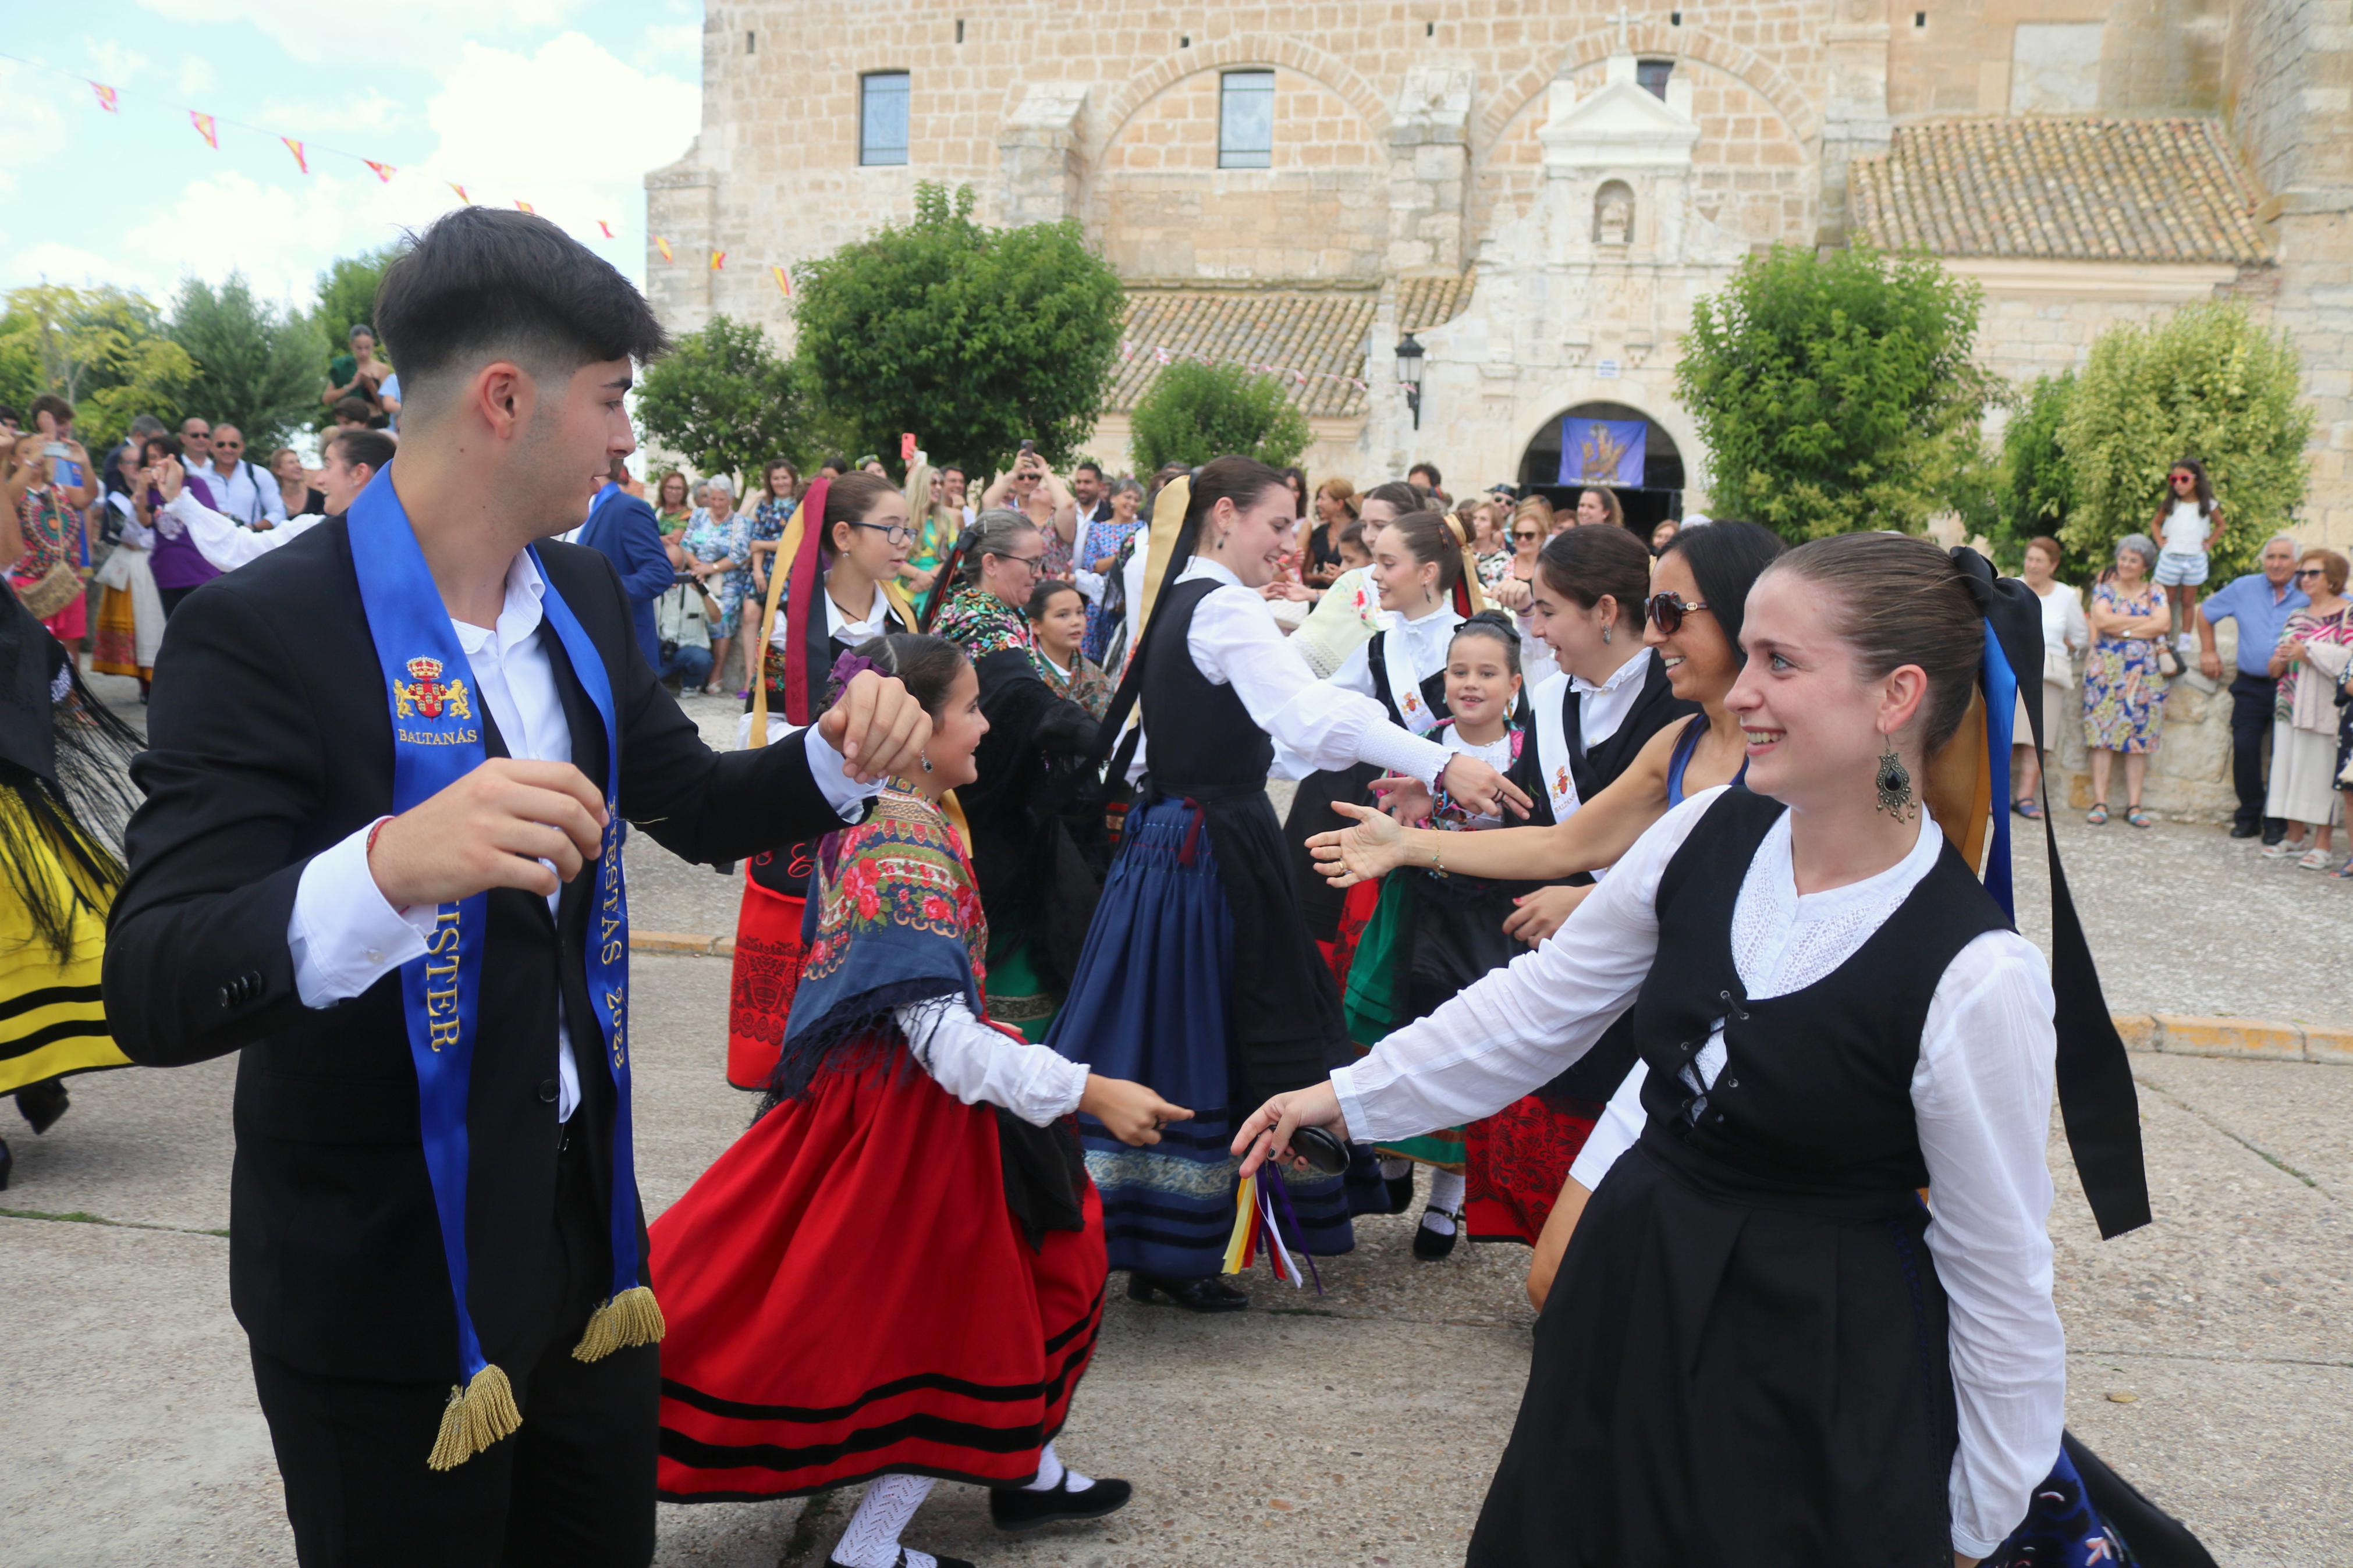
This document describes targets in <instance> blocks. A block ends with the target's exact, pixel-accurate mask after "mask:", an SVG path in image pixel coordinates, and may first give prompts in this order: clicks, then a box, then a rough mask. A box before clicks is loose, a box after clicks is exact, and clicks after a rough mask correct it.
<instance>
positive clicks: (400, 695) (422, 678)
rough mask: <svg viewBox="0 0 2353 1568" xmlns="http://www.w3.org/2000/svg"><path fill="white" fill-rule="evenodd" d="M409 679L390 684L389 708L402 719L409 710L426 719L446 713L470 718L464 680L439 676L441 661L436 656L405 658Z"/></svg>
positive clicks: (451, 716)
mask: <svg viewBox="0 0 2353 1568" xmlns="http://www.w3.org/2000/svg"><path fill="white" fill-rule="evenodd" d="M408 673H409V674H410V675H412V676H414V677H416V679H414V680H412V681H398V680H396V681H394V682H393V683H392V698H393V711H394V712H395V713H396V714H397V715H398V716H399V717H401V718H403V719H406V718H407V717H408V716H409V714H410V712H411V711H412V710H413V711H415V712H416V713H417V714H419V715H421V716H422V717H424V718H427V719H438V718H440V717H441V716H442V714H444V713H447V714H448V716H449V717H450V718H452V719H470V718H472V717H473V716H474V711H473V710H472V709H471V708H470V707H469V706H467V703H466V683H465V682H464V681H462V680H452V681H448V682H447V683H446V684H445V683H444V682H443V681H442V679H441V661H440V660H439V659H438V658H412V659H410V660H409V661H408Z"/></svg>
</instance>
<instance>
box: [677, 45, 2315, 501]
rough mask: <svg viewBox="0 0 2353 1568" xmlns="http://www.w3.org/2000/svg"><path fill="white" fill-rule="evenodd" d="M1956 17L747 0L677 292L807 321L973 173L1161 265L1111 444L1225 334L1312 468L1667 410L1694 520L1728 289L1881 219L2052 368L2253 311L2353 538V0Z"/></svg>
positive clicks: (1364, 469)
mask: <svg viewBox="0 0 2353 1568" xmlns="http://www.w3.org/2000/svg"><path fill="white" fill-rule="evenodd" d="M1923 6H1928V0H1723V3H1714V0H1700V3H1698V4H1694V5H1689V6H1687V7H1684V8H1680V9H1678V8H1674V7H1673V5H1672V3H1670V4H1668V5H1660V6H1658V7H1656V8H1651V9H1645V10H1642V11H1640V12H1638V11H1636V10H1635V9H1634V8H1633V7H1631V6H1630V5H1622V4H1618V3H1617V0H1349V3H1346V4H1341V3H1336V0H1256V3H1251V4H1235V3H1230V0H1202V3H1199V4H1196V5H1162V4H1156V3H1150V0H1094V3H1092V4H1074V3H1071V0H988V3H987V4H983V3H982V0H859V3H857V4H850V3H848V0H708V4H707V6H706V20H705V30H704V40H703V42H704V62H703V79H704V88H703V125H702V133H701V135H700V136H699V137H698V139H697V140H696V142H695V143H694V145H693V146H692V147H691V149H690V150H689V151H688V153H687V154H686V156H685V157H684V158H682V159H681V160H680V161H679V162H678V163H673V164H671V165H670V166H669V167H666V168H663V169H659V170H656V171H654V172H652V173H651V174H648V175H647V177H646V185H647V192H648V213H649V232H650V234H651V235H654V236H659V237H660V238H661V241H662V242H663V243H664V244H666V245H667V246H668V247H670V256H669V258H668V259H665V258H664V257H663V256H662V255H660V254H658V253H657V254H649V258H648V275H649V279H650V287H651V292H652V295H653V298H654V300H655V303H656V305H657V307H658V309H659V310H660V312H661V314H662V316H663V318H664V319H665V321H668V322H669V323H670V325H671V326H673V327H676V328H691V327H693V326H695V325H697V324H699V323H700V322H701V321H703V320H705V319H707V318H708V316H709V315H711V314H712V313H713V312H725V313H727V314H729V315H731V316H734V317H737V318H742V319H750V320H754V321H762V322H764V323H765V324H767V325H768V326H769V327H770V328H771V330H772V331H775V332H776V334H777V335H778V336H780V337H785V338H788V337H789V333H790V324H789V318H790V308H789V303H788V301H786V300H785V299H784V298H783V297H782V296H781V294H780V293H779V291H778V289H777V287H776V281H775V279H774V275H773V273H772V272H771V270H770V268H772V267H774V266H776V265H785V266H789V265H790V264H791V263H792V262H794V261H796V260H798V259H801V258H807V257H811V256H816V255H821V254H823V253H825V252H827V251H828V250H830V249H832V248H833V247H836V246H838V245H839V244H841V243H843V242H844V241H846V240H849V239H852V238H855V237H860V236H861V235H864V234H866V233H869V232H871V230H872V229H874V228H875V227H876V226H880V225H881V224H883V223H885V222H889V221H892V220H899V219H903V218H904V217H906V216H908V215H909V214H910V213H911V212H912V210H913V185H914V184H915V182H917V181H918V180H941V181H947V182H950V183H960V184H971V185H972V186H973V187H975V189H976V192H977V193H978V195H979V210H980V215H981V216H983V217H984V218H986V219H987V220H990V221H995V222H1000V223H1022V222H1030V221H1035V220H1039V219H1051V218H1063V217H1071V218H1076V219H1077V220H1078V221H1079V222H1080V223H1081V224H1082V226H1084V227H1085V229H1086V231H1087V233H1088V235H1089V237H1090V238H1091V239H1092V241H1093V242H1094V243H1095V244H1096V245H1098V246H1099V247H1101V249H1102V251H1103V254H1104V256H1105V257H1106V258H1108V259H1109V260H1110V261H1111V263H1112V265H1113V267H1114V268H1116V269H1117V270H1118V271H1119V273H1120V274H1121V276H1122V277H1123V278H1124V279H1125V280H1126V282H1127V284H1128V288H1129V295H1130V303H1129V315H1128V321H1127V331H1126V338H1127V347H1126V351H1125V353H1126V357H1125V358H1124V360H1123V363H1122V367H1121V373H1120V375H1119V378H1118V381H1117V384H1116V386H1115V388H1114V393H1113V400H1112V407H1111V409H1110V411H1109V412H1108V413H1107V414H1106V416H1105V417H1104V419H1103V424H1102V426H1100V427H1099V428H1098V430H1097V432H1096V434H1095V438H1094V440H1093V442H1092V448H1093V449H1094V450H1095V451H1096V452H1098V453H1099V454H1100V455H1102V456H1103V458H1106V459H1109V460H1111V461H1113V462H1115V463H1116V462H1120V461H1122V460H1123V459H1124V458H1125V457H1126V455H1127V454H1126V450H1125V448H1126V420H1125V410H1126V409H1128V408H1129V407H1132V406H1133V405H1134V400H1135V398H1136V397H1137V396H1138V395H1141V393H1142V392H1143V391H1144V390H1145V387H1147V386H1148V385H1149V384H1150V383H1151V381H1152V379H1153V377H1154V376H1155V375H1156V374H1158V371H1159V369H1160V367H1161V366H1162V365H1163V364H1164V363H1168V362H1170V361H1173V360H1174V359H1176V358H1179V357H1183V356H1187V355H1192V356H1198V357H1204V358H1208V359H1214V360H1223V361H1232V362H1236V363H1246V364H1253V365H1264V366H1269V367H1273V368H1274V369H1275V370H1276V371H1277V373H1278V374H1283V375H1284V376H1285V377H1286V379H1288V380H1290V381H1291V383H1292V384H1293V395H1294V396H1295V397H1296V399H1297V400H1298V401H1299V403H1300V405H1301V406H1302V408H1303V411H1304V412H1305V413H1306V414H1307V415H1308V416H1309V418H1310V421H1311V425H1312V426H1313V428H1314V433H1315V437H1316V440H1315V446H1314V448H1313V449H1312V450H1311V452H1310V453H1309V455H1308V457H1307V458H1306V459H1305V460H1306V463H1307V466H1308V467H1309V468H1310V471H1311V473H1312V474H1315V475H1318V476H1320V475H1322V474H1325V473H1332V472H1338V473H1343V474H1345V475H1347V476H1349V477H1350V478H1352V479H1356V481H1357V482H1358V483H1359V484H1363V483H1366V482H1370V481H1373V480H1377V479H1383V478H1387V477H1389V476H1393V475H1396V474H1398V473H1402V472H1403V471H1404V468H1405V467H1406V465H1407V464H1408V463H1409V462H1410V461H1412V460H1414V459H1416V458H1430V459H1433V460H1436V461H1438V462H1439V463H1440V464H1441V465H1442V466H1443V467H1444V468H1445V470H1446V472H1447V474H1448V476H1449V479H1450V487H1451V488H1453V489H1457V490H1458V491H1460V490H1461V489H1464V488H1467V487H1468V486H1471V485H1476V484H1484V483H1490V482H1493V481H1497V480H1514V481H1522V482H1530V481H1535V482H1542V481H1548V480H1550V479H1553V478H1555V477H1556V461H1557V458H1556V454H1557V449H1558V440H1559V437H1558V431H1559V428H1560V421H1561V418H1562V417H1563V416H1566V415H1571V414H1577V415H1588V416H1605V417H1611V418H1619V419H1633V418H1641V419H1643V420H1647V421H1648V422H1649V429H1650V437H1651V439H1650V455H1649V462H1648V466H1647V471H1646V475H1645V481H1646V483H1645V488H1644V489H1643V490H1642V491H1641V494H1640V496H1638V497H1636V498H1633V499H1635V500H1637V501H1638V502H1639V503H1640V504H1639V505H1638V506H1637V508H1636V509H1635V510H1637V511H1638V513H1641V512H1648V513H1651V514H1663V513H1665V512H1669V511H1680V510H1684V509H1686V508H1688V509H1691V510H1704V509H1705V506H1706V495H1705V453H1704V451H1703V450H1702V448H1701V445H1700V442H1699V439H1698V437H1697V433H1696V431H1695V430H1694V428H1693V426H1692V425H1691V422H1690V420H1689V418H1688V416H1686V415H1685V413H1684V412H1683V409H1682V408H1681V407H1680V405H1678V404H1677V402H1676V400H1675V398H1674V395H1673V380H1672V370H1673V365H1674V362H1675V357H1676V354H1677V352H1678V350H1677V341H1678V337H1679V334H1680V333H1681V332H1682V331H1683V328H1684V327H1685V325H1686V324H1687V323H1688V321H1689V320H1690V316H1691V309H1692V304H1693V301H1694V300H1695V299H1696V298H1698V297H1699V296H1701V295H1703V294H1705V293H1707V292H1709V291H1711V290H1713V289H1716V288H1718V287H1720V286H1721V285H1722V283H1723V282H1724V280H1725V278H1726V277H1727V276H1728V274H1729V273H1730V271H1731V269H1732V268H1735V267H1736V266H1737V265H1738V264H1739V261H1740V259H1741V258H1742V257H1744V256H1745V255H1746V254H1747V253H1748V252H1749V251H1750V250H1752V249H1754V248H1756V247H1762V246H1766V245H1769V244H1772V243H1774V242H1776V241H1792V242H1798V243H1839V242H1841V241H1842V240H1843V239H1845V238H1847V237H1851V236H1863V237H1869V238H1871V239H1873V240H1874V241H1875V242H1877V243H1879V244H1882V245H1884V246H1889V247H1905V248H1918V249H1925V250H1926V251H1928V252H1930V253H1932V254H1935V255H1936V256H1938V257H1939V258H1942V259H1943V260H1944V261H1945V262H1946V264H1947V266H1949V267H1951V268H1954V269H1955V270H1957V271H1959V272H1962V273H1965V274H1967V275H1968V276H1971V277H1973V278H1975V279H1978V281H1979V282H1980V283H1981V284H1982V286H1983V288H1984V289H1985V294H1986V309H1985V313H1984V325H1983V331H1982V336H1981V340H1980V342H1979V345H1978V351H1979V353H1980V355H1981V356H1982V357H1983V359H1984V360H1985V361H1986V363H1989V364H1990V365H1992V366H1993V367H1995V368H1997V369H1999V370H2000V371H2001V372H2002V373H2004V374H2009V375H2011V376H2014V377H2018V378H2021V379H2022V378H2024V377H2026V376H2030V375H2032V374H2039V373H2041V372H2042V371H2045V370H2050V369H2056V368H2063V367H2064V366H2066V365H2069V364H2074V363H2081V361H2082V359H2083V357H2084V353H2085V352H2086V350H2087V349H2088V346H2089V344H2090V342H2091V340H2092V338H2093V337H2094V335H2095V334H2096V333H2097V332H2098V331H2100V330H2101V329H2102V328H2103V327H2105V326H2106V325H2108V324H2110V323H2112V322H2115V321H2124V320H2145V319H2149V318H2152V317H2156V316H2159V315H2161V314H2163V313H2165V312H2167V311H2168V310H2173V309H2175V308H2177V307H2178V306H2179V305H2180V304H2181V303H2183V302H2185V301H2188V300H2199V299H2205V298H2211V297H2215V296H2218V295H2228V296H2233V297H2237V298H2241V299H2243V300H2247V301H2248V302H2249V303H2250V304H2251V305H2252V306H2253V308H2254V309H2256V310H2258V312H2259V313H2261V314H2262V315H2263V316H2264V317H2266V318H2267V319H2269V320H2271V321H2274V322H2276V323H2278V324H2280V325H2283V326H2285V327H2287V328H2289V329H2290V330H2291V331H2294V333H2295V339H2296V342H2297V346H2298V348H2299V349H2300V350H2301V352H2302V353H2303V355H2304V360H2305V368H2306V389H2307V392H2308V394H2309V395H2310V397H2311V399H2312V401H2313V402H2314V404H2315V405H2316V408H2317V410H2318V412H2319V421H2318V429H2317V433H2316V437H2315V441H2314V448H2313V452H2312V460H2313V490H2312V496H2311V500H2310V501H2309V503H2308V505H2307V507H2306V520H2305V521H2304V524H2303V527H2304V531H2306V533H2307V534H2308V535H2310V536H2313V537H2325V538H2327V539H2330V540H2332V541H2334V542H2338V543H2348V542H2353V473H2348V454H2353V216H2349V215H2353V6H2348V4H2347V0H2115V3H2113V4H2112V3H2109V0H1969V3H1968V4H1940V5H1934V6H1931V7H1929V8H1926V9H1922V8H1920V7H1923ZM713 252H722V253H724V255H725V257H726V258H727V259H726V263H725V265H724V266H723V267H722V268H716V269H714V268H712V267H710V266H709V265H707V259H708V258H709V257H710V256H711V254H712V253H713ZM1408 332H1410V333H1412V334H1413V335H1414V337H1415V340H1416V341H1417V342H1419V344H1420V345H1421V346H1422V347H1423V348H1424V349H1425V350H1426V358H1425V360H1424V361H1423V363H1424V367H1425V375H1424V382H1423V386H1422V391H1421V396H1420V410H1419V425H1418V426H1417V425H1416V424H1415V421H1414V416H1413V415H1412V413H1411V412H1410V411H1409V408H1408V405H1407V400H1406V398H1405V397H1404V395H1403V394H1402V389H1401V388H1400V387H1399V385H1398V379H1397V357H1396V350H1397V347H1398V343H1399V342H1400V340H1401V339H1402V338H1403V337H1404V336H1405V335H1406V334H1407V333H1408Z"/></svg>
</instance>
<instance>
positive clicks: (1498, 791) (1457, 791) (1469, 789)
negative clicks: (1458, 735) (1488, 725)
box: [1438, 752, 1534, 820]
mask: <svg viewBox="0 0 2353 1568" xmlns="http://www.w3.org/2000/svg"><path fill="white" fill-rule="evenodd" d="M1438 779H1439V782H1440V784H1444V785H1445V786H1446V793H1447V794H1449V795H1452V796H1453V797H1454V798H1455V800H1456V801H1458V802H1460V803H1461V805H1464V806H1467V807H1469V808H1470V809H1471V810H1472V812H1473V813H1475V814H1477V815H1478V816H1503V815H1504V808H1505V807H1506V806H1508V807H1510V809H1511V815H1512V816H1516V817H1519V818H1521V819H1523V820H1525V818H1526V816H1527V815H1528V812H1529V811H1530V810H1531V809H1532V808H1533V805H1534V803H1533V802H1531V801H1530V800H1529V799H1528V792H1527V791H1525V790H1524V789H1522V788H1521V787H1520V786H1519V785H1517V784H1514V783H1513V782H1512V781H1511V780H1509V779H1507V778H1505V777H1504V775H1503V774H1501V773H1497V772H1496V771H1495V770H1494V769H1493V768H1492V767H1490V766H1489V765H1488V764H1487V763H1482V762H1481V761H1480V760H1479V759H1478V758H1476V757H1472V756H1466V755H1464V754H1463V753H1462V752H1456V753H1454V755H1453V756H1451V757H1450V758H1448V759H1447V762H1446V766H1445V768H1444V770H1443V771H1441V772H1440V773H1439V775H1438Z"/></svg>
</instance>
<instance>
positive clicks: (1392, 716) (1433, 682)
mask: <svg viewBox="0 0 2353 1568" xmlns="http://www.w3.org/2000/svg"><path fill="white" fill-rule="evenodd" d="M1388 640H1389V634H1388V633H1387V632H1385V631H1379V632H1375V633H1374V634H1373V640H1372V641H1371V642H1369V643H1366V645H1365V668H1366V669H1367V670H1369V671H1371V672H1372V677H1373V695H1374V696H1376V697H1377V698H1379V699H1380V700H1381V706H1382V707H1384V708H1386V709H1388V710H1389V722H1390V723H1392V724H1395V725H1396V726H1397V727H1398V729H1400V730H1403V731H1407V732H1408V733H1409V734H1410V733H1413V732H1414V729H1413V726H1412V725H1410V724H1409V723H1407V722H1406V721H1405V710H1403V709H1401V708H1399V707H1398V700H1397V697H1396V695H1395V694H1394V693H1393V692H1391V691H1390V690H1389V659H1388ZM1421 700H1423V701H1424V702H1427V703H1429V704H1430V721H1431V722H1432V723H1433V724H1434V723H1436V722H1437V721H1439V720H1440V719H1451V718H1453V717H1454V710H1452V709H1451V708H1449V707H1447V705H1446V667H1445V666H1444V665H1442V664H1441V665H1440V666H1439V667H1438V668H1436V669H1433V670H1431V671H1430V673H1429V674H1428V675H1426V676H1424V677H1422V681H1421Z"/></svg>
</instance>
